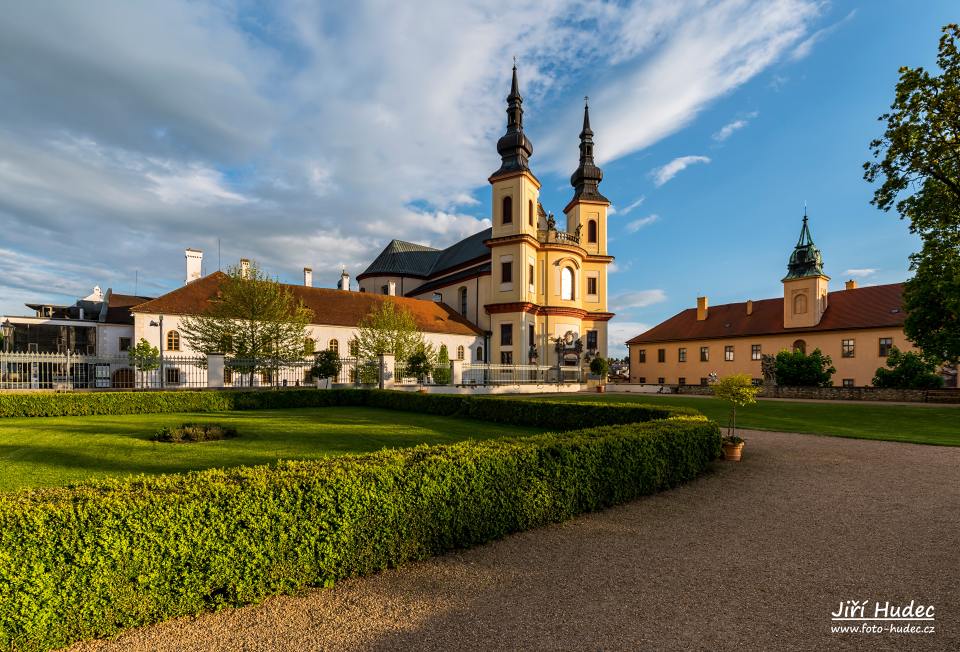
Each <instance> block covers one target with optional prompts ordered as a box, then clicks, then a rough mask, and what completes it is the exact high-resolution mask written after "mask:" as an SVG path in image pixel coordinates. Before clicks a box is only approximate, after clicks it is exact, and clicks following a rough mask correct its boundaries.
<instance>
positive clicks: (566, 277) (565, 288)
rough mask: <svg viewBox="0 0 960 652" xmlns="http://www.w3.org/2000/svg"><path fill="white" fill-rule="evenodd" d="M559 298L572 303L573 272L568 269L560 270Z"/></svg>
mask: <svg viewBox="0 0 960 652" xmlns="http://www.w3.org/2000/svg"><path fill="white" fill-rule="evenodd" d="M560 298H561V299H563V300H564V301H573V270H572V269H570V268H569V267H564V268H563V269H562V270H560Z"/></svg>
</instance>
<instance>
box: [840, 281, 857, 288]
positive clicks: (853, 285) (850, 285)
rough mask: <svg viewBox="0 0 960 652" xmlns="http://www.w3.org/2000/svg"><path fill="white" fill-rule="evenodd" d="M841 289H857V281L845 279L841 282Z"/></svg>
mask: <svg viewBox="0 0 960 652" xmlns="http://www.w3.org/2000/svg"><path fill="white" fill-rule="evenodd" d="M843 289H844V290H856V289H857V282H856V281H854V280H853V279H850V280H849V281H847V282H846V283H844V284H843Z"/></svg>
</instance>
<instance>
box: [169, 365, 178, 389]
mask: <svg viewBox="0 0 960 652" xmlns="http://www.w3.org/2000/svg"><path fill="white" fill-rule="evenodd" d="M166 379H167V385H179V384H180V370H179V369H178V368H176V367H167V368H166Z"/></svg>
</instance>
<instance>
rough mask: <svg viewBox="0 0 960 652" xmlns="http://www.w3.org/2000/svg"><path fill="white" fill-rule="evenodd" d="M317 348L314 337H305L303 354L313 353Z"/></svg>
mask: <svg viewBox="0 0 960 652" xmlns="http://www.w3.org/2000/svg"><path fill="white" fill-rule="evenodd" d="M316 348H317V343H316V342H314V341H313V338H312V337H305V338H304V339H303V355H313V352H314V351H315V350H316Z"/></svg>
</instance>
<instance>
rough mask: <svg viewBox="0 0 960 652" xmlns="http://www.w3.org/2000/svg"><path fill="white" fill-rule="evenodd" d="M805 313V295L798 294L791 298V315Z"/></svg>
mask: <svg viewBox="0 0 960 652" xmlns="http://www.w3.org/2000/svg"><path fill="white" fill-rule="evenodd" d="M806 312H807V295H805V294H798V295H796V296H794V297H793V314H795V315H802V314H805V313H806Z"/></svg>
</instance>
